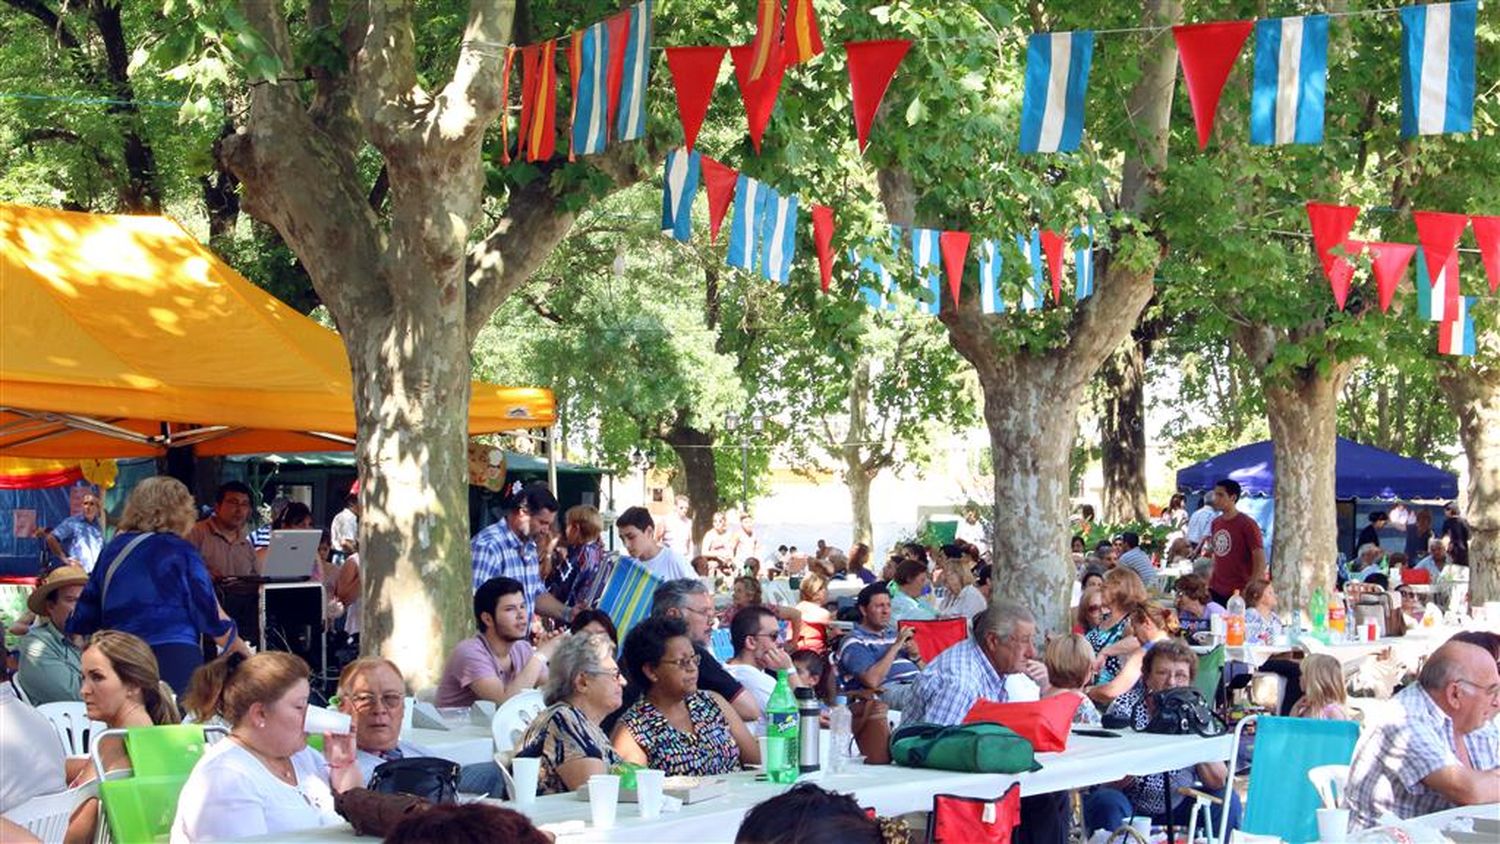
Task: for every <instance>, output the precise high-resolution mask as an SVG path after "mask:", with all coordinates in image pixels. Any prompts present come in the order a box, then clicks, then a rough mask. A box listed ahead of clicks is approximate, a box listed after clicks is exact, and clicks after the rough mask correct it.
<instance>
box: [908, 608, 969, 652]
mask: <svg viewBox="0 0 1500 844" xmlns="http://www.w3.org/2000/svg"><path fill="white" fill-rule="evenodd" d="M896 624H897V626H898V627H910V628H912V629H913V630H914V631H916V632H915V633H914V634H913V635H912V641H914V642H916V643H917V650H918V651H919V652H921V654H922V661H923V662H932V661H933V660H934V659H937V655H938V654H940V653H942V652H943V651H946V650H948V649H949V648H951V647H953V646H954V645H956V644H958V643H959V642H962V641H963V640H964V637H965V636H967V635H969V620H968V619H966V618H939V619H936V620H934V621H912V620H904V621H899V622H897V623H896Z"/></svg>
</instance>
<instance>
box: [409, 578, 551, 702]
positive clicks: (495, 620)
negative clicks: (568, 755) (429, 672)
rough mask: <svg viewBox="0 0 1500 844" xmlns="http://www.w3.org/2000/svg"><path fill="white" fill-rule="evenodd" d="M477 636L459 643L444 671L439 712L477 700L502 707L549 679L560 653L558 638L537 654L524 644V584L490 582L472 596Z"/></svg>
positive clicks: (505, 580)
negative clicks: (549, 664) (551, 661)
mask: <svg viewBox="0 0 1500 844" xmlns="http://www.w3.org/2000/svg"><path fill="white" fill-rule="evenodd" d="M474 622H475V624H476V625H477V626H478V627H479V633H478V635H475V636H472V637H470V638H468V639H465V640H463V641H462V642H459V643H458V646H457V647H455V648H454V649H453V653H451V654H449V655H448V664H447V665H445V666H444V667H443V679H442V682H440V683H438V688H437V698H436V701H435V702H436V704H437V705H438V706H469V705H471V704H473V703H474V701H476V700H491V701H494V702H495V703H497V704H500V703H504V702H505V701H506V700H508V699H510V698H511V697H513V696H514V695H515V694H516V693H517V692H521V691H525V690H526V689H533V688H536V686H537V685H538V684H539V683H541V682H542V681H543V680H545V679H546V677H547V661H548V659H550V658H551V656H552V653H553V652H554V651H556V650H557V646H558V644H559V643H560V642H561V638H560V637H556V636H554V637H553V638H550V639H548V640H547V641H545V642H542V643H541V644H540V645H538V646H537V647H535V648H533V647H532V646H531V644H530V643H529V642H527V641H526V602H525V600H523V598H522V594H521V584H520V582H519V581H517V580H514V579H512V578H509V577H492V578H490V579H489V580H486V581H485V582H484V583H483V584H481V585H480V587H479V591H477V592H475V593H474Z"/></svg>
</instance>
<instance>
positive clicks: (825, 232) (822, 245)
mask: <svg viewBox="0 0 1500 844" xmlns="http://www.w3.org/2000/svg"><path fill="white" fill-rule="evenodd" d="M793 2H796V0H793ZM812 221H813V244H814V245H816V246H817V247H818V273H819V275H820V276H822V279H823V292H824V293H827V292H828V285H829V284H831V283H832V282H833V209H832V208H829V207H828V206H827V205H814V206H813V207H812Z"/></svg>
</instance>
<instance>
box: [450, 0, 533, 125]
mask: <svg viewBox="0 0 1500 844" xmlns="http://www.w3.org/2000/svg"><path fill="white" fill-rule="evenodd" d="M515 19H516V0H470V3H469V20H468V22H467V23H466V24H465V25H464V40H463V43H462V45H461V46H460V47H459V51H458V62H457V64H456V65H455V66H454V69H453V78H452V79H450V80H449V81H448V84H447V85H445V86H443V90H442V91H440V92H439V93H438V96H437V103H436V106H435V107H434V108H433V110H432V114H431V115H430V117H429V119H428V133H429V136H428V142H429V143H432V142H434V141H437V142H448V143H456V142H462V141H465V140H472V139H474V138H475V137H476V136H478V137H483V135H484V129H485V127H486V126H488V125H489V124H490V123H493V122H494V120H495V117H496V116H497V115H499V114H500V107H501V105H502V104H503V103H504V92H503V91H501V90H500V63H501V56H502V55H503V53H504V49H505V46H504V45H505V44H506V42H508V41H509V40H510V35H511V32H512V30H513V28H514V26H515ZM434 131H435V132H436V137H433V136H432V135H433V132H434Z"/></svg>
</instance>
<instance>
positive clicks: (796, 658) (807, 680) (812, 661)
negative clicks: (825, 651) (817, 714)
mask: <svg viewBox="0 0 1500 844" xmlns="http://www.w3.org/2000/svg"><path fill="white" fill-rule="evenodd" d="M792 665H793V666H794V667H795V668H796V669H797V679H798V680H799V681H801V682H802V685H804V686H807V687H808V688H810V689H814V690H816V691H817V693H818V699H820V700H822V701H824V703H825V705H826V703H827V701H828V689H827V688H826V687H825V684H824V683H823V676H824V674H826V673H827V671H828V661H827V660H826V659H824V657H823V655H822V654H820V653H818V652H817V651H815V650H811V649H808V648H803V649H802V650H800V651H795V652H793V653H792Z"/></svg>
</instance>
